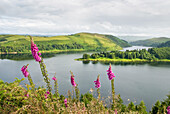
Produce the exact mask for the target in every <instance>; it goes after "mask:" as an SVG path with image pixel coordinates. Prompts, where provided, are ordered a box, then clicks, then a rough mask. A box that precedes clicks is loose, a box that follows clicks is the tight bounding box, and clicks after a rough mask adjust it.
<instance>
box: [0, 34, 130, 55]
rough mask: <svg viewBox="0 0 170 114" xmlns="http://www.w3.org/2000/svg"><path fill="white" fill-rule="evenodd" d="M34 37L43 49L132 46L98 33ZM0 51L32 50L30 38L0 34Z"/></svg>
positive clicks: (70, 49)
mask: <svg viewBox="0 0 170 114" xmlns="http://www.w3.org/2000/svg"><path fill="white" fill-rule="evenodd" d="M33 38H34V41H35V43H36V44H37V46H38V47H39V50H41V51H57V50H59V51H60V50H62V51H74V50H77V51H79V50H82V51H83V50H84V51H111V50H121V49H122V47H129V46H131V45H130V44H129V43H128V42H126V41H125V40H121V39H119V38H118V37H115V36H112V35H105V34H97V33H77V34H72V35H62V36H50V37H47V36H43V37H42V36H33ZM0 52H25V53H27V52H30V39H29V37H26V36H24V35H0Z"/></svg>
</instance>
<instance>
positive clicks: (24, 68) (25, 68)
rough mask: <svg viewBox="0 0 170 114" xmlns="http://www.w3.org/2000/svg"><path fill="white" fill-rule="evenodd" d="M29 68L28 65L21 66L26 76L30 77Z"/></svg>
mask: <svg viewBox="0 0 170 114" xmlns="http://www.w3.org/2000/svg"><path fill="white" fill-rule="evenodd" d="M27 68H28V66H25V65H24V66H23V67H22V68H21V71H22V73H23V75H24V76H25V77H28V75H29V73H28V72H27Z"/></svg>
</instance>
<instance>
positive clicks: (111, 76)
mask: <svg viewBox="0 0 170 114" xmlns="http://www.w3.org/2000/svg"><path fill="white" fill-rule="evenodd" d="M107 72H108V73H107V75H108V78H109V80H112V79H113V77H115V75H114V73H113V72H112V68H111V65H110V66H109V69H108V70H107Z"/></svg>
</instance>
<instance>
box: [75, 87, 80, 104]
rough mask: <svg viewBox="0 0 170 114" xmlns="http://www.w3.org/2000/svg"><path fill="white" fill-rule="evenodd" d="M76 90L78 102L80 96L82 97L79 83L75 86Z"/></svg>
mask: <svg viewBox="0 0 170 114" xmlns="http://www.w3.org/2000/svg"><path fill="white" fill-rule="evenodd" d="M75 92H76V99H77V100H76V101H77V102H78V101H79V98H80V91H79V88H78V84H77V86H76V87H75Z"/></svg>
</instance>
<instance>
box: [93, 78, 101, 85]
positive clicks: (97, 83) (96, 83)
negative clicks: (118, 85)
mask: <svg viewBox="0 0 170 114" xmlns="http://www.w3.org/2000/svg"><path fill="white" fill-rule="evenodd" d="M94 83H95V85H96V86H95V88H100V87H101V85H100V82H99V76H98V77H97V80H96V81H94Z"/></svg>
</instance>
